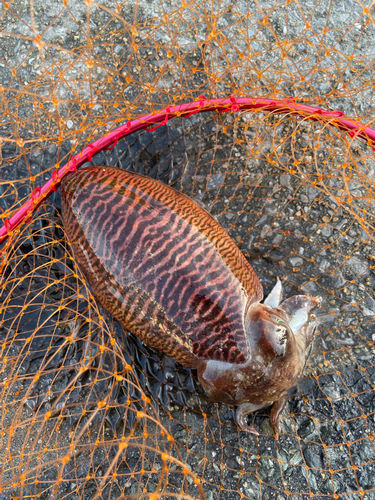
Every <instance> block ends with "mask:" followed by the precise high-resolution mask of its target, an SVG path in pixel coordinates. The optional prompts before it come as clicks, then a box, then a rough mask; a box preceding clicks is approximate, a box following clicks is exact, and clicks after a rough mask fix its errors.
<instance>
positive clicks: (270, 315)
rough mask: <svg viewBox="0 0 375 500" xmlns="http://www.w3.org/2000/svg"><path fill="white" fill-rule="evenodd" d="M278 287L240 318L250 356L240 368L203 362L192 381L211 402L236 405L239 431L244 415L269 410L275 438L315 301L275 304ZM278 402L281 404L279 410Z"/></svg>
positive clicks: (301, 361) (298, 373)
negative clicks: (197, 384) (263, 409)
mask: <svg viewBox="0 0 375 500" xmlns="http://www.w3.org/2000/svg"><path fill="white" fill-rule="evenodd" d="M281 294H282V285H281V282H280V281H277V283H276V285H275V287H274V288H273V290H272V292H271V293H270V294H269V296H268V297H267V299H266V300H265V301H264V302H263V303H260V302H255V303H253V304H251V305H250V306H249V307H248V309H247V311H246V313H245V318H244V327H245V331H246V334H247V338H248V343H249V347H250V356H249V358H248V360H247V361H246V362H245V363H244V364H231V363H225V362H221V361H213V360H212V361H205V362H202V363H201V364H200V366H199V368H198V377H199V380H200V381H201V383H202V385H203V386H204V388H205V390H206V392H207V394H208V395H209V396H210V398H211V399H213V400H216V401H222V402H227V403H230V404H234V405H238V409H237V414H236V419H237V423H238V424H239V425H240V427H241V428H242V429H243V430H246V431H249V432H255V433H256V431H255V429H254V428H253V427H250V426H248V424H247V416H248V414H249V413H252V412H253V411H256V410H258V409H260V408H263V407H265V406H270V405H274V406H273V410H272V411H273V413H272V411H271V421H272V424H273V426H274V428H275V430H276V433H278V430H279V418H280V414H281V410H282V407H283V406H284V405H285V403H286V401H287V391H288V389H290V388H291V387H293V386H294V385H296V384H297V382H298V381H299V379H300V378H301V377H302V373H303V369H304V366H305V363H306V359H307V357H308V355H309V353H310V350H311V345H312V337H313V334H314V329H315V322H314V320H313V318H312V317H311V313H312V311H313V310H314V309H315V308H316V307H317V306H318V301H317V300H316V299H313V298H311V297H308V296H306V295H296V296H294V297H290V298H288V299H286V300H285V301H283V302H281ZM281 402H282V405H281Z"/></svg>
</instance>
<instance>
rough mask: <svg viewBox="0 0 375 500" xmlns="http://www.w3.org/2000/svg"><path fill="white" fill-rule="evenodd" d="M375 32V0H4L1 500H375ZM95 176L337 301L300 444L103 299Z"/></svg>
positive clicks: (289, 429) (325, 308)
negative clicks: (148, 342) (169, 206)
mask: <svg viewBox="0 0 375 500" xmlns="http://www.w3.org/2000/svg"><path fill="white" fill-rule="evenodd" d="M374 27H375V18H374V17H373V7H372V6H371V2H367V1H366V2H362V1H360V0H339V1H336V0H324V1H323V0H303V1H298V0H296V1H292V0H286V1H284V0H283V1H280V2H278V1H275V2H266V1H263V0H262V1H255V2H250V1H249V0H247V1H241V0H240V1H236V2H229V1H227V2H224V1H215V2H208V1H202V0H196V1H191V2H189V1H184V0H182V1H179V0H162V1H155V0H153V1H150V0H139V1H138V0H137V1H135V0H131V1H124V2H116V1H115V0H104V1H103V2H94V1H92V0H86V1H85V2H81V1H79V0H64V2H60V1H54V2H50V3H49V4H46V3H45V2H42V1H40V0H15V1H13V2H2V3H1V4H0V35H1V37H0V85H1V87H0V89H1V94H0V96H1V123H0V138H1V155H2V156H1V165H0V180H1V184H0V189H1V191H0V193H1V195H0V208H1V218H2V224H1V225H2V226H3V228H2V229H1V230H0V231H1V232H0V238H2V240H3V241H4V243H3V246H2V274H1V284H0V294H1V295H0V297H1V298H0V301H1V303H0V307H1V311H0V346H1V349H0V353H1V367H0V370H1V379H0V383H1V385H0V388H1V389H0V390H1V403H2V412H1V420H0V428H1V435H0V464H1V467H0V471H1V472H0V478H1V479H0V488H1V491H0V499H1V500H3V499H4V500H5V499H11V498H12V499H16V498H17V499H18V498H25V499H34V500H35V499H37V498H40V499H55V498H58V499H69V500H71V499H72V500H73V499H115V498H116V499H120V498H122V499H125V498H126V499H131V498H138V499H141V498H142V499H148V500H156V499H159V498H161V499H172V498H186V499H198V498H199V499H201V498H202V499H203V498H207V499H208V500H213V499H216V498H220V500H224V499H225V500H227V499H228V500H232V499H233V500H237V499H240V498H248V499H251V500H256V499H263V500H269V499H273V498H275V499H277V500H282V499H286V498H290V499H291V500H297V499H298V500H300V499H301V500H302V499H306V498H307V497H315V498H318V499H323V498H326V499H330V498H348V499H351V500H352V499H353V500H356V499H359V498H361V499H363V500H370V499H374V498H375V450H374V436H375V391H374V384H375V362H374V341H375V329H374V325H375V323H374V319H373V317H374V314H375V300H374V287H375V276H374V269H375V241H374V221H375V207H374V202H373V198H374V175H375V162H374V151H373V147H374V145H375V142H374V139H375V133H374V132H373V130H372V129H373V128H375V125H374V124H373V118H372V117H373V114H374V113H373V104H372V100H373V88H374V76H373V75H374V71H373V70H374V67H375V51H374V48H373V40H374V35H375V29H374ZM137 120H138V121H137ZM90 161H91V162H92V163H93V164H97V165H102V164H107V165H115V166H119V167H121V168H124V169H129V170H133V171H136V172H140V173H142V174H145V175H148V176H151V177H153V178H157V179H159V180H161V181H163V182H165V183H168V184H170V185H171V186H173V187H174V188H176V189H179V190H181V191H183V192H184V193H186V194H188V195H189V196H191V197H192V198H194V199H195V200H197V201H198V202H199V203H201V204H202V205H203V206H204V207H205V208H206V209H207V210H208V211H209V212H210V213H211V214H212V215H214V216H215V217H216V218H217V220H218V221H219V222H220V223H221V224H222V226H223V227H225V228H226V229H227V231H228V232H229V233H230V235H231V236H232V237H233V239H234V240H235V241H236V242H237V244H238V246H239V247H240V248H241V250H242V252H243V253H244V255H245V256H246V257H247V258H248V259H249V261H250V262H251V265H252V266H253V267H254V269H255V271H256V272H257V274H258V276H259V277H260V279H261V280H262V283H263V286H264V289H265V293H266V294H267V293H268V292H269V291H270V290H271V288H272V287H273V285H274V284H275V281H276V278H277V277H280V278H281V279H282V281H283V285H284V293H285V296H291V295H295V294H300V293H305V294H309V295H310V296H313V297H318V298H319V299H320V307H319V309H318V310H317V312H316V314H315V321H316V323H317V325H318V330H317V333H316V335H315V337H314V346H313V351H312V354H311V355H310V357H309V358H308V362H307V366H306V369H305V372H304V378H303V379H302V380H301V382H300V383H299V384H298V386H297V387H296V388H294V389H293V390H292V391H291V393H290V396H291V397H290V400H289V403H288V405H287V408H286V410H285V411H284V413H283V417H282V420H281V434H280V436H279V438H278V439H275V437H274V434H273V432H272V430H271V427H270V424H269V410H268V409H265V410H262V411H259V412H258V413H256V414H255V416H254V418H253V423H254V425H255V427H256V428H257V430H258V431H259V433H260V435H259V436H255V435H252V434H247V433H244V432H240V430H239V428H237V426H236V424H235V422H234V418H233V415H234V413H233V408H231V407H227V406H225V405H222V404H213V403H210V402H209V401H208V400H207V399H206V398H205V396H204V392H203V390H202V389H201V387H200V385H199V383H198V382H197V380H196V377H195V374H194V373H191V372H190V371H189V370H188V369H186V368H184V367H181V366H179V365H176V364H175V363H174V362H173V361H172V360H171V359H169V358H167V357H166V356H164V355H162V354H161V353H158V352H154V351H153V350H152V349H150V348H148V347H147V346H145V345H143V344H142V343H141V342H140V341H139V340H138V339H136V338H135V337H134V336H132V335H131V334H129V333H128V332H126V331H125V330H124V329H123V328H121V325H119V324H118V323H117V322H116V321H115V320H113V318H111V317H110V316H109V315H108V313H106V311H104V310H103V309H102V308H101V307H100V305H99V304H98V302H97V301H96V299H95V297H94V296H93V295H92V294H91V291H90V289H89V288H88V287H87V286H86V283H85V280H84V279H83V276H82V274H81V271H80V269H79V268H78V267H77V266H76V264H75V262H74V259H73V257H72V251H71V248H70V246H69V244H68V242H67V240H66V238H65V236H64V230H63V227H62V221H61V216H60V206H61V205H60V192H59V189H58V187H59V183H60V180H61V178H62V176H63V175H64V173H66V172H67V171H68V170H69V169H70V170H74V169H75V168H78V167H79V166H80V165H81V164H83V163H86V164H88V163H87V162H90ZM47 181H48V185H47V187H43V186H44V185H45V184H46V183H47ZM50 192H52V193H53V194H52V195H51V196H50V197H48V198H47V195H48V194H49V193H50ZM25 202H28V204H27V205H26V207H24V208H23V211H22V212H21V213H22V217H20V218H19V219H17V217H18V216H17V215H16V213H17V211H18V210H19V209H20V208H21V206H23V204H24V203H25ZM38 206H39V208H38ZM37 208H38V209H37ZM19 223H20V224H19ZM5 237H7V239H5Z"/></svg>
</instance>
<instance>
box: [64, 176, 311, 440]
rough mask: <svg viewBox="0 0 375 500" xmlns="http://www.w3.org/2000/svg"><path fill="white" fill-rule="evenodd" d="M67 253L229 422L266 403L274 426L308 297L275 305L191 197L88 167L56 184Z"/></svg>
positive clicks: (294, 368) (295, 371)
mask: <svg viewBox="0 0 375 500" xmlns="http://www.w3.org/2000/svg"><path fill="white" fill-rule="evenodd" d="M62 200H63V203H62V206H63V219H64V225H65V228H66V232H67V235H68V238H69V240H70V242H71V244H72V247H73V251H74V255H75V258H76V260H77V262H78V263H79V265H80V266H81V268H82V270H83V272H84V274H85V276H86V278H87V280H88V281H89V283H90V285H91V287H92V289H93V291H94V293H95V294H96V296H97V297H98V299H99V301H100V302H101V303H102V304H103V306H104V307H105V308H106V309H108V310H109V311H110V312H111V314H113V315H114V316H115V317H116V318H117V319H118V320H119V321H120V322H121V323H123V324H124V326H126V327H127V328H128V329H129V330H130V331H131V332H133V333H134V334H135V335H137V336H138V337H139V338H141V339H142V340H143V341H145V342H146V343H148V344H149V345H151V346H153V347H154V348H156V349H159V350H161V351H163V352H165V353H166V354H168V355H169V356H171V357H172V358H174V359H175V360H176V361H178V362H180V363H181V364H183V365H185V366H187V367H191V368H196V369H197V370H198V378H199V380H200V382H201V384H202V385H203V387H204V388H205V390H206V392H207V394H208V396H209V397H210V398H211V399H212V400H214V401H221V402H223V403H228V404H233V405H237V406H238V409H237V422H238V424H239V425H240V427H241V428H242V429H243V430H246V431H249V432H254V433H257V432H256V430H255V429H254V428H253V427H250V426H249V425H248V424H247V416H248V414H249V413H251V412H253V411H255V410H257V409H259V408H263V407H264V406H269V405H271V404H273V407H272V410H271V422H272V424H273V426H274V429H275V431H276V433H278V432H279V421H280V414H281V411H282V409H283V407H284V406H285V404H286V401H287V390H288V389H289V388H291V387H293V386H294V385H295V384H296V383H297V382H298V380H299V379H300V377H301V376H302V371H303V368H304V365H305V361H306V357H307V355H308V352H309V349H310V344H311V338H312V335H313V330H314V326H313V322H312V321H311V312H312V310H313V309H314V308H315V307H316V306H317V302H316V300H314V299H311V298H309V297H307V296H295V297H291V298H290V299H287V300H286V301H284V302H283V303H282V304H281V305H279V302H280V296H281V283H280V282H278V283H277V284H276V286H275V288H274V290H273V292H271V294H270V295H269V297H268V298H267V299H266V301H265V303H264V304H261V303H260V301H261V300H262V298H263V290H262V285H261V283H260V282H259V280H258V278H257V276H256V274H255V273H254V271H253V269H252V268H251V266H250V265H249V263H248V262H247V261H246V259H245V258H244V257H243V255H242V254H241V252H240V250H239V249H238V247H237V246H236V244H235V243H234V242H233V240H232V239H231V238H230V237H229V235H228V234H227V233H226V232H225V230H224V229H223V228H222V227H221V226H220V225H219V224H218V223H217V222H216V221H215V219H213V217H211V215H210V214H208V213H207V212H206V211H205V210H203V209H202V208H201V207H200V206H199V205H198V204H197V203H195V202H194V201H193V200H191V199H190V198H188V197H187V196H185V195H183V194H182V193H179V192H178V191H175V190H174V189H172V188H170V187H169V186H166V185H164V184H162V183H160V182H158V181H155V180H153V179H149V178H147V177H144V176H141V175H138V174H135V173H132V172H127V171H123V170H120V169H117V168H114V167H90V168H86V169H83V170H80V171H77V172H75V173H74V174H72V175H70V176H69V177H68V178H67V179H66V180H64V181H63V184H62Z"/></svg>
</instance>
